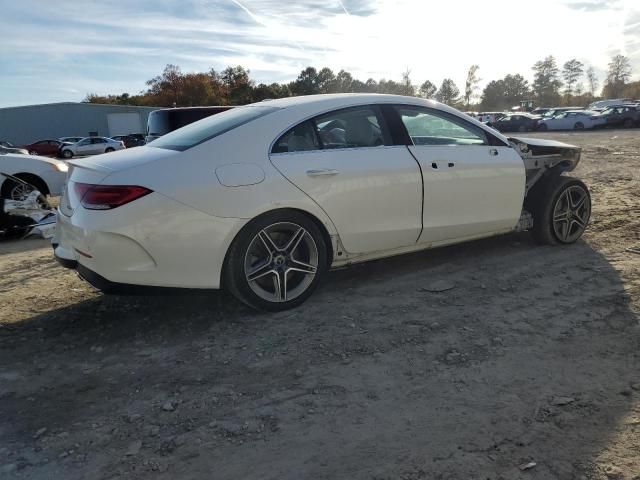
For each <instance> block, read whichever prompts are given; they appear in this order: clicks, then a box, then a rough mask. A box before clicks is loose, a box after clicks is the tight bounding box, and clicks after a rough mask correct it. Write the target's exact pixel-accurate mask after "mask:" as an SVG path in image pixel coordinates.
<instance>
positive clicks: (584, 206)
mask: <svg viewBox="0 0 640 480" xmlns="http://www.w3.org/2000/svg"><path fill="white" fill-rule="evenodd" d="M590 215H591V203H590V201H589V194H588V193H587V192H586V191H585V190H584V189H583V188H582V187H580V186H578V185H572V186H570V187H568V188H567V189H566V190H564V191H563V192H562V193H561V194H560V196H559V197H558V199H557V200H556V204H555V206H554V208H553V230H554V232H555V234H556V236H557V238H558V240H560V241H561V242H563V243H571V242H574V241H575V240H577V239H578V238H580V236H581V235H582V233H583V232H584V230H585V228H587V222H588V221H589V216H590Z"/></svg>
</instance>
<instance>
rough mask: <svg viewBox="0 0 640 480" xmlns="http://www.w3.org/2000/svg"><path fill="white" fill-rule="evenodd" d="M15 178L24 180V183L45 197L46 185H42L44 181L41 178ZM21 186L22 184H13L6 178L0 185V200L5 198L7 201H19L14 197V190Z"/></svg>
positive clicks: (47, 190)
mask: <svg viewBox="0 0 640 480" xmlns="http://www.w3.org/2000/svg"><path fill="white" fill-rule="evenodd" d="M17 177H18V178H22V180H24V181H25V182H27V183H29V184H31V185H33V186H34V187H35V188H36V189H37V190H38V191H39V192H40V193H42V194H43V195H47V194H48V193H49V189H48V188H47V184H46V183H44V180H42V179H41V178H39V177H35V176H28V177H22V176H21V175H17ZM0 178H4V177H0ZM22 186H23V184H22V183H18V182H14V181H13V180H11V179H10V178H6V179H5V181H4V182H3V183H2V188H0V195H1V196H2V198H7V199H9V200H20V198H16V195H14V190H15V189H17V188H21V187H22Z"/></svg>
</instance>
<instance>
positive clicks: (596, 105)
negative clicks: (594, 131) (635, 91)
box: [587, 98, 634, 111]
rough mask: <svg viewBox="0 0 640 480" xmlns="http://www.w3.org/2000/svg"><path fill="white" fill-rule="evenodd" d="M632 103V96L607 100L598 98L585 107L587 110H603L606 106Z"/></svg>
mask: <svg viewBox="0 0 640 480" xmlns="http://www.w3.org/2000/svg"><path fill="white" fill-rule="evenodd" d="M630 103H634V100H633V99H632V98H613V99H609V100H598V101H597V102H593V103H590V104H589V106H588V107H587V110H597V111H600V110H604V109H605V108H607V107H611V106H616V105H626V104H630Z"/></svg>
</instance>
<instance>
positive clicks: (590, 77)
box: [586, 66, 598, 97]
mask: <svg viewBox="0 0 640 480" xmlns="http://www.w3.org/2000/svg"><path fill="white" fill-rule="evenodd" d="M586 75H587V86H588V87H589V95H591V96H592V97H594V96H595V95H596V90H597V89H598V76H597V75H596V71H595V70H594V68H593V67H592V66H589V68H587V73H586Z"/></svg>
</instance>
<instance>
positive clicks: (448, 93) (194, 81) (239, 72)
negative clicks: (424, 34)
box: [84, 55, 640, 111]
mask: <svg viewBox="0 0 640 480" xmlns="http://www.w3.org/2000/svg"><path fill="white" fill-rule="evenodd" d="M532 70H533V82H532V83H531V84H529V82H528V81H527V80H526V79H525V78H524V77H523V76H522V75H520V74H509V75H506V76H505V77H504V78H502V79H499V80H492V81H490V82H489V83H487V85H486V86H485V88H484V90H483V91H482V92H479V88H478V85H479V83H480V82H481V79H480V77H479V75H478V71H479V66H478V65H472V66H471V67H470V68H469V70H468V72H467V78H466V81H465V85H464V88H463V90H462V91H460V89H459V88H458V86H457V85H456V84H455V82H454V81H453V80H451V79H450V78H446V79H444V80H443V81H442V83H441V84H440V86H436V85H435V84H434V83H432V82H431V81H429V80H426V81H424V82H423V83H421V84H417V85H416V84H414V82H413V81H412V79H411V72H410V71H409V70H407V71H405V72H404V73H403V74H402V78H401V80H400V81H394V80H386V79H381V80H377V81H376V80H374V79H373V78H369V79H367V80H366V81H362V80H359V79H356V78H354V77H353V76H352V75H351V74H350V73H349V72H347V71H345V70H340V71H339V72H338V73H337V74H336V73H334V72H333V71H332V70H331V69H330V68H327V67H324V68H322V69H320V70H317V69H315V68H314V67H307V68H305V69H304V70H302V71H301V72H300V74H299V75H298V77H297V78H296V79H295V80H294V81H292V82H289V83H271V84H265V83H256V82H255V80H253V79H252V78H251V76H250V71H249V70H247V69H245V68H244V67H242V66H236V67H228V68H226V69H225V70H223V71H221V72H218V71H216V70H214V69H211V70H209V72H207V73H183V72H182V71H181V69H180V67H179V66H177V65H167V66H166V67H165V69H164V71H163V72H162V74H160V75H158V76H157V77H154V78H152V79H150V80H148V81H147V82H146V85H147V90H145V91H143V92H141V93H139V94H137V95H130V94H128V93H123V94H121V95H107V96H101V95H97V94H89V95H87V97H86V98H85V100H84V101H85V102H90V103H111V104H120V105H147V106H159V107H173V106H176V107H190V106H198V105H244V104H247V103H252V102H259V101H261V100H265V99H270V98H282V97H290V96H296V95H312V94H319V93H388V94H397V95H410V96H418V97H422V98H433V99H435V100H438V101H440V102H443V103H446V104H448V105H452V106H455V107H458V108H462V109H467V110H485V111H491V110H503V109H507V108H511V107H513V106H515V105H518V104H519V102H520V101H523V100H533V101H534V102H535V104H536V105H538V106H562V105H576V106H581V105H586V104H587V103H589V102H591V101H593V100H595V99H597V98H600V97H604V98H619V97H630V98H640V82H632V83H629V80H630V78H631V65H630V63H629V59H628V58H627V57H625V56H623V55H616V56H614V57H613V58H612V59H611V62H610V63H609V65H608V72H607V76H606V78H605V79H604V82H603V87H602V89H601V90H600V95H598V94H597V93H596V92H598V89H599V86H600V80H599V79H598V77H597V75H596V73H595V70H594V69H593V67H588V66H585V65H584V64H583V63H582V62H580V61H578V60H577V59H571V60H569V61H567V62H565V63H564V64H563V65H562V68H561V67H560V66H558V64H557V62H556V59H555V58H554V57H553V56H548V57H546V58H545V59H543V60H540V61H538V62H536V63H535V64H534V65H533V67H532Z"/></svg>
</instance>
